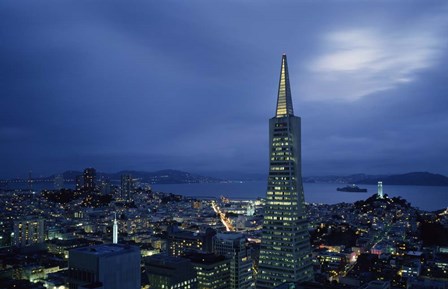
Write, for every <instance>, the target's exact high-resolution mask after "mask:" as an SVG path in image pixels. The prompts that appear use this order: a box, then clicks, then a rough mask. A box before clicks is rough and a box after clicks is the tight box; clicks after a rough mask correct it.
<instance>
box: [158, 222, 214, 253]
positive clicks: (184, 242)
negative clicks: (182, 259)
mask: <svg viewBox="0 0 448 289" xmlns="http://www.w3.org/2000/svg"><path fill="white" fill-rule="evenodd" d="M215 234H216V231H215V230H213V229H212V228H207V229H206V230H205V232H199V233H198V232H192V231H186V230H181V229H179V228H178V227H177V226H170V227H169V228H168V235H167V249H168V254H170V255H171V256H182V255H183V254H185V253H187V252H191V251H198V252H207V253H210V252H212V238H213V236H214V235H215Z"/></svg>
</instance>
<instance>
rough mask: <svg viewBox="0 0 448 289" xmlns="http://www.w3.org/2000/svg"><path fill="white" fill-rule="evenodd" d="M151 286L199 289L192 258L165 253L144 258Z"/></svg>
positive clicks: (170, 288) (166, 288)
mask: <svg viewBox="0 0 448 289" xmlns="http://www.w3.org/2000/svg"><path fill="white" fill-rule="evenodd" d="M144 263H145V268H146V273H147V274H148V279H149V283H150V286H151V287H150V288H165V289H177V288H185V289H197V288H198V281H197V277H196V271H195V270H194V268H193V265H192V263H191V262H190V260H188V259H185V258H181V257H173V256H168V255H163V254H157V255H152V256H149V257H146V258H145V259H144Z"/></svg>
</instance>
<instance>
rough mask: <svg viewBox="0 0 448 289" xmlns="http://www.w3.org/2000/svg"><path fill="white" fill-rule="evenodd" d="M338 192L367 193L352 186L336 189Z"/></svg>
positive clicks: (365, 190)
mask: <svg viewBox="0 0 448 289" xmlns="http://www.w3.org/2000/svg"><path fill="white" fill-rule="evenodd" d="M336 190H337V191H338V192H350V193H367V189H363V188H360V187H358V186H357V185H355V184H353V185H351V186H346V187H343V188H337V189H336Z"/></svg>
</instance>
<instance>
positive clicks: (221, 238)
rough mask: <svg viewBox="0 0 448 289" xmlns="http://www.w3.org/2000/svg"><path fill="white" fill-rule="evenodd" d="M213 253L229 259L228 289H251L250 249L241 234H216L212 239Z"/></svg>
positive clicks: (252, 281)
mask: <svg viewBox="0 0 448 289" xmlns="http://www.w3.org/2000/svg"><path fill="white" fill-rule="evenodd" d="M213 251H214V253H215V254H218V255H223V256H226V257H227V258H229V259H230V286H229V288H232V289H246V288H253V283H254V280H253V275H252V248H250V247H249V246H248V243H247V240H246V238H245V237H244V235H243V234H241V233H237V232H224V233H218V234H216V236H215V237H214V238H213Z"/></svg>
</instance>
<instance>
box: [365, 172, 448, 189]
mask: <svg viewBox="0 0 448 289" xmlns="http://www.w3.org/2000/svg"><path fill="white" fill-rule="evenodd" d="M378 181H382V182H383V183H385V184H388V185H409V186H448V178H447V177H445V176H443V175H439V174H432V173H428V172H414V173H407V174H402V175H390V176H385V177H381V178H379V177H369V178H366V179H364V180H361V181H359V182H358V183H359V184H377V183H378Z"/></svg>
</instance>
